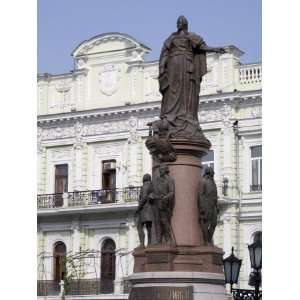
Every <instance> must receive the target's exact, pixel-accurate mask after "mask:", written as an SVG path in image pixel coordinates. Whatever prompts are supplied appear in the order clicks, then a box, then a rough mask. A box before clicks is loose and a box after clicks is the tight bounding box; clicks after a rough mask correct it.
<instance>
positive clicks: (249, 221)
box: [37, 33, 262, 299]
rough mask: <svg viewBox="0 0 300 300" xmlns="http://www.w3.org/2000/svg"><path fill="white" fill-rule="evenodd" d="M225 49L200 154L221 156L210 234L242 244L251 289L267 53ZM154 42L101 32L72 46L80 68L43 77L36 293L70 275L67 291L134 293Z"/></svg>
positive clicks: (210, 87)
mask: <svg viewBox="0 0 300 300" xmlns="http://www.w3.org/2000/svg"><path fill="white" fill-rule="evenodd" d="M226 49H227V50H228V53H226V54H223V55H220V54H208V57H207V61H208V70H209V72H208V73H207V74H206V75H205V77H204V78H203V81H202V86H201V94H200V107H199V120H200V123H201V127H202V129H203V131H204V133H205V135H206V137H207V138H208V139H209V140H210V141H211V143H212V149H211V151H210V153H209V154H208V155H207V156H206V158H205V159H204V162H203V164H210V165H213V166H214V169H215V180H216V183H217V186H218V189H219V202H220V208H221V211H220V217H219V224H218V228H217V230H216V233H215V236H214V242H215V244H216V245H217V246H220V247H222V248H223V249H224V251H225V253H226V254H225V255H228V254H229V253H230V251H231V247H232V246H234V248H235V254H236V255H237V256H238V257H240V258H242V259H243V265H242V269H241V275H240V282H241V287H247V283H248V276H249V273H250V262H249V255H248V247H247V244H250V243H252V241H253V238H254V235H255V234H257V235H258V236H259V235H260V234H261V218H262V216H261V202H262V195H261V187H262V181H261V171H262V169H261V168H262V157H261V136H262V133H261V104H262V100H261V77H262V74H261V64H260V63H256V64H247V65H243V64H241V63H240V56H241V55H242V54H243V52H242V51H241V50H239V49H238V48H237V47H235V46H228V47H226ZM150 51H151V50H150V49H149V48H148V47H147V46H145V45H144V44H142V43H140V42H139V41H137V40H135V39H134V38H133V37H130V36H128V35H126V34H121V33H107V34H102V35H99V36H95V37H93V38H91V39H89V40H86V41H84V42H82V43H81V44H80V45H79V46H78V47H77V48H76V49H75V50H74V51H73V53H72V55H73V58H74V65H75V68H74V70H73V71H72V72H70V73H67V74H59V75H51V74H41V75H39V76H38V196H37V203H38V213H37V214H38V254H39V255H38V280H39V282H38V283H39V284H38V286H39V295H43V294H45V293H46V294H47V295H57V293H58V292H57V291H58V286H57V281H58V280H60V279H61V277H62V276H63V274H62V273H65V275H66V274H67V276H69V277H72V278H71V279H72V282H73V283H71V284H70V286H69V289H70V290H72V292H70V293H73V294H74V293H75V294H78V292H77V291H76V289H77V290H78V287H80V290H81V293H82V294H85V295H87V294H93V295H94V298H92V299H127V296H128V295H127V294H126V277H127V276H128V275H129V274H131V272H132V268H133V257H132V255H131V251H132V250H133V249H134V248H135V247H136V246H137V245H138V236H137V232H136V229H135V225H134V221H133V213H134V211H135V209H136V207H137V195H138V188H137V187H138V186H140V185H141V179H142V175H143V174H144V173H149V172H151V159H150V155H149V153H148V150H147V149H146V147H145V143H144V142H145V139H146V137H147V136H148V127H147V123H148V122H149V121H151V120H153V119H154V118H157V117H158V114H159V108H160V100H161V95H160V93H159V91H158V81H157V76H158V61H151V62H147V61H145V59H144V56H145V55H146V54H147V53H149V52H150ZM236 121H238V122H236ZM235 122H236V123H235ZM234 123H235V124H236V126H233V124H234ZM227 182H228V183H227ZM226 186H228V187H227V188H226ZM65 256H66V257H67V258H66V260H67V264H68V265H69V267H68V271H66V270H65V269H64V264H63V263H62V261H63V259H64V257H65ZM74 282H75V283H74ZM107 293H109V294H112V295H109V296H105V295H107ZM124 293H125V294H124ZM96 294H97V295H98V296H97V297H96V296H95V295H96ZM104 294H105V295H104ZM105 297H107V298H105ZM41 298H43V299H44V297H41ZM53 299H55V297H54V298H53ZM72 299H73V298H72ZM76 299H77V298H76ZM78 299H80V297H79V298H78ZM84 299H89V298H84Z"/></svg>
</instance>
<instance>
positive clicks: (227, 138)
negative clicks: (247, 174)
mask: <svg viewBox="0 0 300 300" xmlns="http://www.w3.org/2000/svg"><path fill="white" fill-rule="evenodd" d="M221 112H222V123H223V127H222V134H223V178H227V179H228V196H229V197H231V198H232V197H235V196H236V193H235V192H236V191H235V187H236V180H235V163H236V161H235V159H234V155H235V136H234V131H233V122H234V119H233V109H232V107H231V105H229V104H225V105H224V106H223V108H222V110H221Z"/></svg>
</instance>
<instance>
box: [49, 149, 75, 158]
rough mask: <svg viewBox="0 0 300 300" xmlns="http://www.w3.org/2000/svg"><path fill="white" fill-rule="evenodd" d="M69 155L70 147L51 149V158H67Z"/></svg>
mask: <svg viewBox="0 0 300 300" xmlns="http://www.w3.org/2000/svg"><path fill="white" fill-rule="evenodd" d="M70 157H71V148H62V149H54V150H52V151H51V158H52V160H68V159H70Z"/></svg>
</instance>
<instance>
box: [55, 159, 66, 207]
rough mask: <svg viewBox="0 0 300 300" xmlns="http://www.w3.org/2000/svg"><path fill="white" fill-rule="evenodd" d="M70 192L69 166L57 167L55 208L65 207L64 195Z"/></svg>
mask: <svg viewBox="0 0 300 300" xmlns="http://www.w3.org/2000/svg"><path fill="white" fill-rule="evenodd" d="M67 192H68V165H67V164H63V165H56V166H55V187H54V193H55V195H54V199H53V201H54V203H53V204H54V206H55V207H59V206H62V205H63V197H62V194H63V193H67Z"/></svg>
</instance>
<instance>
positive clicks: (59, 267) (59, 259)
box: [53, 242, 67, 281]
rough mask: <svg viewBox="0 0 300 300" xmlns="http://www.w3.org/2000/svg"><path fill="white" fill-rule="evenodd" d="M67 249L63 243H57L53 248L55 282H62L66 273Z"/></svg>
mask: <svg viewBox="0 0 300 300" xmlns="http://www.w3.org/2000/svg"><path fill="white" fill-rule="evenodd" d="M66 253H67V248H66V245H65V244H64V243H63V242H57V243H55V245H54V248H53V259H54V261H53V262H54V280H55V281H61V280H62V279H63V278H64V275H65V272H66Z"/></svg>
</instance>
